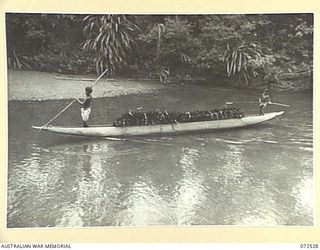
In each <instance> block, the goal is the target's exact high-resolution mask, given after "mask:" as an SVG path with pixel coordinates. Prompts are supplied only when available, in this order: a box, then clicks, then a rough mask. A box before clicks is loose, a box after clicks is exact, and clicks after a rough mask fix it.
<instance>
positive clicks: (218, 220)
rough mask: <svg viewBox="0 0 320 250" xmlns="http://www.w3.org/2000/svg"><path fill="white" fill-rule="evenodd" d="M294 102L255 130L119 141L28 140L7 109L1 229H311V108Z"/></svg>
mask: <svg viewBox="0 0 320 250" xmlns="http://www.w3.org/2000/svg"><path fill="white" fill-rule="evenodd" d="M192 90H193V92H194V88H193V89H192ZM179 93H180V92H179ZM187 93H188V92H187V91H186V90H185V92H181V93H180V94H181V95H186V94H187ZM224 93H225V95H230V93H231V92H224ZM166 94H169V93H166ZM177 94H178V93H175V95H177ZM202 94H203V95H204V99H206V98H207V97H208V100H209V99H210V98H209V97H211V95H208V94H207V95H208V96H206V94H205V93H202ZM168 98H169V99H170V102H171V103H174V102H175V100H176V99H174V98H173V97H170V96H169V97H168ZM221 98H223V99H229V98H230V97H228V96H223V97H221ZM283 98H286V97H285V96H284V97H282V99H283ZM191 99H192V98H191ZM185 100H188V98H187V99H185ZM208 100H205V102H207V103H209V101H208ZM296 100H298V101H300V103H298V104H296V105H297V106H296V108H295V109H293V110H295V111H296V112H294V111H288V113H287V114H286V115H285V116H284V117H282V118H279V119H277V120H274V121H271V122H269V123H268V124H264V125H261V126H256V127H252V128H247V129H239V130H229V131H220V132H216V133H207V134H199V135H198V134H192V135H182V136H174V137H151V138H131V139H124V140H110V139H98V140H97V139H95V140H88V139H83V138H80V139H78V138H77V139H75V138H72V137H71V138H69V137H59V136H57V135H50V134H41V135H35V134H34V132H33V131H31V130H30V129H29V130H28V129H26V128H25V126H29V125H30V124H31V122H32V120H30V121H29V120H28V119H32V118H28V117H22V118H19V117H15V115H14V114H15V113H13V112H14V111H15V110H19V109H18V107H20V105H21V103H20V102H11V103H10V105H9V114H10V115H9V122H11V123H10V124H11V125H12V126H10V127H9V165H8V204H7V225H8V227H56V226H58V227H90V226H158V225H255V226H259V225H264V226H265V225H313V205H314V195H313V190H314V188H313V185H314V183H313V158H312V151H313V135H312V134H313V132H312V112H311V111H310V110H311V109H312V108H310V100H309V99H307V98H296ZM125 101H126V103H127V105H129V104H128V103H130V102H131V101H132V100H131V99H126V100H125ZM192 101H193V102H194V100H192ZM176 102H177V109H179V108H180V109H182V107H183V105H185V102H183V103H180V100H176ZM284 102H286V103H288V104H291V103H290V99H288V100H284ZM151 103H152V102H150V105H151ZM162 103H163V102H161V104H162ZM179 103H180V104H179ZM130 104H131V105H133V104H132V103H130ZM158 104H159V103H158ZM30 105H36V104H34V103H31V104H30ZM162 105H163V104H162ZM190 105H191V104H190ZM201 105H204V104H201ZM137 106H138V105H137ZM293 106H294V104H293ZM39 107H40V106H39ZM199 108H201V107H199ZM46 109H48V110H49V106H47V107H46ZM150 109H151V108H150ZM308 110H309V111H308ZM19 119H21V121H20V120H19ZM110 119H111V118H110ZM25 124H27V125H25ZM27 142H28V143H27Z"/></svg>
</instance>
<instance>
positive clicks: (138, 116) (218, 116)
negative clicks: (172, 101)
mask: <svg viewBox="0 0 320 250" xmlns="http://www.w3.org/2000/svg"><path fill="white" fill-rule="evenodd" d="M243 116H244V114H243V113H242V112H240V111H239V110H238V109H236V108H224V109H214V110H209V111H202V110H199V111H192V112H184V113H183V112H169V111H160V110H154V111H148V112H145V111H131V110H130V111H128V112H127V113H125V114H123V115H122V116H121V117H120V118H119V119H117V120H116V121H115V122H114V123H113V125H114V126H115V127H125V126H143V125H156V124H174V123H184V122H200V121H211V120H222V119H235V118H241V117H243Z"/></svg>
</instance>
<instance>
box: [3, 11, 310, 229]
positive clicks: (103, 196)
mask: <svg viewBox="0 0 320 250" xmlns="http://www.w3.org/2000/svg"><path fill="white" fill-rule="evenodd" d="M4 25H5V37H4V40H5V45H6V55H5V56H6V67H7V69H6V78H7V84H6V86H7V87H6V89H7V102H6V104H7V126H8V128H7V131H8V135H7V137H8V142H7V143H8V144H7V145H8V150H7V151H8V152H7V166H6V168H7V171H6V173H7V176H6V204H5V208H6V212H5V213H6V218H5V219H6V221H5V223H6V228H10V229H16V228H19V229H20V228H61V227H62V228H84V227H87V228H92V227H159V226H165V227H171V226H181V227H183V226H206V227H211V226H224V227H226V226H256V227H266V226H273V227H274V226H277V227H287V226H295V227H301V226H308V227H312V226H314V221H315V216H314V214H315V187H314V185H315V183H314V150H313V131H314V130H313V106H314V105H313V101H314V98H313V85H314V84H313V65H314V63H313V60H314V35H313V34H314V14H313V13H256V14H249V13H248V14H247V13H239V14H234V13H232V14H228V13H225V14H174V13H169V14H128V13H116V14H115V13H108V12H106V13H97V14H92V13H88V14H86V13H31V12H30V13H25V12H19V13H18V12H6V13H5V24H4Z"/></svg>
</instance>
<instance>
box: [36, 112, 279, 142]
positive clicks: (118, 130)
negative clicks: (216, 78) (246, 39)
mask: <svg viewBox="0 0 320 250" xmlns="http://www.w3.org/2000/svg"><path fill="white" fill-rule="evenodd" d="M283 113H284V111H280V112H271V113H265V114H264V115H261V116H260V115H250V116H246V117H243V118H236V119H224V120H212V121H202V122H187V123H178V124H158V125H147V126H130V127H113V126H92V127H87V128H84V127H58V126H46V127H44V128H42V127H39V126H32V128H33V129H37V130H45V131H49V132H53V133H58V134H66V135H79V136H95V137H129V136H142V135H155V134H179V133H188V132H201V131H210V130H219V129H231V128H241V127H247V126H252V125H256V124H259V123H262V122H265V121H269V120H271V119H274V118H276V117H278V116H281V115H283Z"/></svg>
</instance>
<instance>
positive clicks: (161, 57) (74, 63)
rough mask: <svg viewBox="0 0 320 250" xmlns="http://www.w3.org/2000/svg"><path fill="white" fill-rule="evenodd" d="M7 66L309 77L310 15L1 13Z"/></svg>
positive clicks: (248, 81)
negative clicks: (5, 42) (4, 31)
mask: <svg viewBox="0 0 320 250" xmlns="http://www.w3.org/2000/svg"><path fill="white" fill-rule="evenodd" d="M6 29H7V30H6V31H7V32H6V36H7V57H8V58H7V59H8V67H9V68H13V69H30V70H39V71H49V72H57V73H68V74H92V73H94V72H95V73H97V74H100V73H101V72H103V71H104V70H105V69H107V68H108V69H109V71H108V74H109V75H112V76H114V75H118V76H125V77H128V76H130V77H132V76H144V77H151V78H156V79H160V80H161V82H164V83H166V82H170V81H181V80H188V79H192V78H194V77H196V76H200V77H204V78H207V79H222V80H223V79H224V80H228V79H229V82H237V83H242V84H243V85H253V86H254V85H262V84H264V85H265V84H275V85H277V84H278V85H283V84H284V83H287V82H290V81H291V80H292V79H295V80H296V79H299V78H303V79H306V78H309V79H312V71H313V15H312V14H264V15H73V14H67V15H62V14H16V13H9V14H6Z"/></svg>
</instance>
